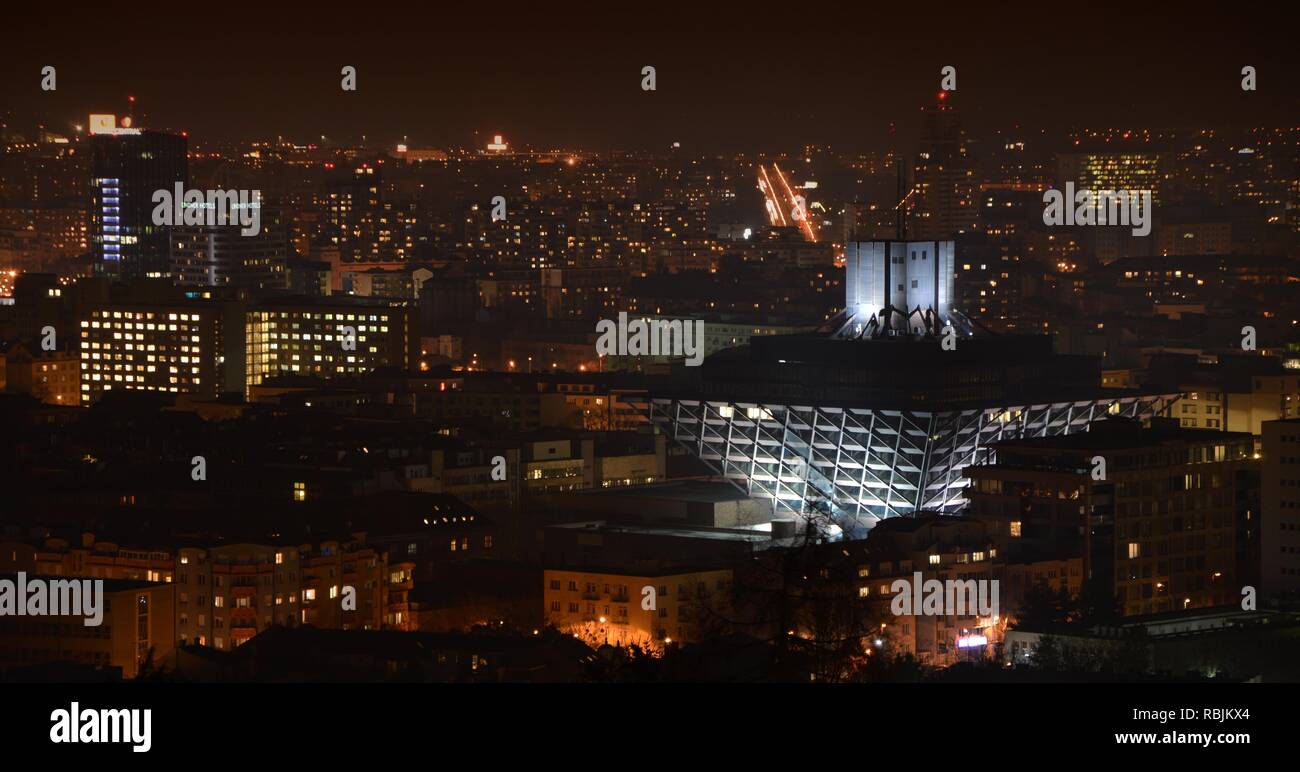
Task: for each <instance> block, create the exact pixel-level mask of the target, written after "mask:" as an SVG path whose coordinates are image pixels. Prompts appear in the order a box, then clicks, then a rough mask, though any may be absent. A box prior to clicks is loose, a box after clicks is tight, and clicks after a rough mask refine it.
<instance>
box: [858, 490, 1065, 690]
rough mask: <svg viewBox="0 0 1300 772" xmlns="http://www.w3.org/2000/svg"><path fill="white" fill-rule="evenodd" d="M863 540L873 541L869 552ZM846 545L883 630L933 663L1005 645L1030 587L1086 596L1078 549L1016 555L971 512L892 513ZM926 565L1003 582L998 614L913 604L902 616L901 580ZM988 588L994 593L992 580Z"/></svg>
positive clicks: (928, 574) (926, 571) (946, 575)
mask: <svg viewBox="0 0 1300 772" xmlns="http://www.w3.org/2000/svg"><path fill="white" fill-rule="evenodd" d="M859 545H865V549H864V550H862V552H861V554H859ZM844 546H845V548H846V549H847V550H849V552H850V559H851V560H852V561H853V562H854V563H855V564H856V576H855V577H853V581H854V583H855V585H856V588H857V591H856V596H857V597H858V598H859V599H861V600H862V601H863V602H864V603H865V604H866V605H867V607H868V608H869V609H871V610H872V612H873V613H872V614H871V617H872V618H873V619H877V620H882V621H883V624H882V626H881V629H880V635H881V638H882V639H887V640H888V643H889V651H890V652H891V653H893V654H911V655H912V656H915V657H916V658H917V659H918V660H920V661H921V662H922V663H923V664H925V665H928V666H932V667H946V666H949V665H952V664H955V663H956V662H958V661H960V660H961V659H963V658H966V659H971V658H974V659H979V658H983V657H985V656H987V655H990V654H992V653H993V652H995V651H997V649H998V647H999V646H1000V645H1001V643H1002V640H1003V636H1004V634H1005V633H1006V630H1007V627H1008V623H1009V622H1010V621H1011V620H1012V619H1014V618H1015V616H1016V611H1017V609H1018V608H1019V607H1020V605H1021V603H1022V602H1023V600H1024V597H1025V593H1026V591H1028V590H1030V589H1032V588H1034V587H1035V586H1037V585H1039V583H1040V582H1041V583H1043V584H1046V585H1047V587H1048V588H1050V589H1051V590H1052V591H1054V592H1056V591H1059V590H1061V589H1065V590H1068V591H1069V592H1070V594H1071V595H1078V593H1079V590H1080V589H1081V587H1082V584H1083V561H1082V560H1080V559H1079V557H1078V556H1074V557H1063V558H1061V559H1046V558H1043V557H1041V556H1038V557H1024V558H1021V559H1014V558H1012V556H1010V555H1008V554H1007V550H1005V549H1003V548H1000V547H999V546H998V543H997V542H996V541H995V540H994V538H993V534H992V533H991V531H990V528H989V524H987V523H984V522H981V521H980V520H977V519H974V518H971V517H959V516H951V515H936V514H933V513H917V514H916V515H913V516H909V517H897V518H891V519H889V520H886V521H883V522H882V523H880V524H879V525H878V526H877V527H875V528H873V529H872V531H871V533H870V534H869V535H868V536H867V539H866V540H865V542H862V541H859V542H852V543H847V544H845V545H844ZM918 572H919V573H920V574H921V581H922V582H927V581H930V580H937V581H940V582H943V581H946V580H952V579H955V580H957V581H961V582H966V581H969V580H974V581H982V582H990V583H991V582H993V581H996V582H998V589H997V596H998V613H997V614H996V615H994V614H989V615H985V616H981V615H980V614H979V613H978V610H977V609H967V610H969V611H970V612H971V613H968V614H961V615H958V614H956V613H952V614H938V615H929V614H925V613H921V612H920V610H916V609H913V613H909V614H898V615H895V614H894V613H893V609H892V608H891V605H892V603H893V601H894V598H895V596H896V593H895V592H894V591H893V587H894V582H895V581H897V580H900V579H901V580H905V581H906V582H908V584H909V585H911V584H912V583H913V582H914V581H915V573H918ZM987 590H988V591H989V592H990V593H991V592H992V587H991V585H989V586H988V587H987ZM952 610H953V611H954V612H955V609H952Z"/></svg>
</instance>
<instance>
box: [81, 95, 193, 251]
mask: <svg viewBox="0 0 1300 772" xmlns="http://www.w3.org/2000/svg"><path fill="white" fill-rule="evenodd" d="M96 117H101V116H92V120H91V136H90V151H91V197H92V209H91V213H90V225H91V228H90V230H91V244H92V254H93V260H94V268H95V272H96V273H97V274H100V275H108V276H121V277H134V276H166V275H168V272H169V271H170V265H169V257H168V255H169V240H170V235H169V233H168V232H167V226H156V225H154V224H153V210H154V203H153V194H154V191H156V190H159V189H166V190H172V189H173V188H174V187H175V185H176V183H177V182H180V183H183V184H184V185H186V186H188V184H189V173H188V162H187V159H186V155H185V152H186V145H187V141H186V139H185V137H183V136H178V135H175V134H165V133H163V132H157V131H143V130H140V129H133V128H129V127H117V126H116V121H115V120H114V119H113V118H112V116H102V117H103V118H107V119H108V120H105V121H95V120H94V119H95V118H96ZM124 122H125V121H124Z"/></svg>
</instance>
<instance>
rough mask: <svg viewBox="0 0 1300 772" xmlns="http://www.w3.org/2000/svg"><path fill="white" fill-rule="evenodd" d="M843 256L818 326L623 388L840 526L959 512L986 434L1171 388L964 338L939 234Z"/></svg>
mask: <svg viewBox="0 0 1300 772" xmlns="http://www.w3.org/2000/svg"><path fill="white" fill-rule="evenodd" d="M926 245H929V246H926ZM852 255H853V253H852V252H850V260H849V263H848V269H847V270H848V274H847V277H846V283H847V284H848V289H847V292H846V295H847V297H846V301H847V302H846V307H845V311H844V312H842V313H841V314H840V315H839V316H837V317H836V318H834V319H832V320H831V321H830V322H829V323H828V324H827V325H826V326H825V327H823V328H822V332H821V333H819V334H815V335H773V336H763V337H755V338H752V339H751V340H750V343H749V345H748V346H746V347H741V348H735V349H728V350H725V351H722V352H719V353H718V354H715V355H713V356H711V357H708V358H707V359H705V360H704V363H703V365H702V366H700V367H693V368H682V370H683V371H684V372H681V373H678V374H677V375H675V376H674V377H673V378H671V379H669V380H668V381H666V382H663V383H660V384H657V385H655V386H654V387H653V388H651V389H649V392H648V393H647V394H643V395H638V396H636V397H635V398H633V397H629V398H628V401H629V402H631V403H632V404H635V405H636V406H637V407H638V408H639V409H640V410H641V411H642V412H643V413H644V414H645V415H646V416H647V417H648V418H649V419H650V420H651V421H652V422H653V423H655V424H657V425H659V426H660V427H662V429H663V430H664V431H665V432H666V433H667V434H668V435H669V436H670V437H672V438H673V439H675V440H677V441H678V442H679V443H681V444H682V445H684V446H686V447H687V448H689V449H690V450H691V451H692V452H693V453H694V454H695V455H696V456H697V457H698V458H699V459H700V460H702V461H703V462H704V463H705V464H706V465H708V466H709V467H710V468H711V469H713V470H714V472H715V473H717V474H719V475H722V476H724V477H726V478H727V479H729V480H731V481H732V482H734V483H735V484H736V485H738V486H740V487H741V488H743V489H744V490H746V491H747V492H749V493H750V494H751V495H755V496H765V497H771V498H772V499H773V501H775V502H776V503H777V505H778V506H780V507H782V508H783V509H785V510H787V511H793V512H794V513H796V514H798V515H801V516H808V515H812V514H820V515H824V516H826V517H829V519H830V520H831V521H832V522H833V524H834V525H833V527H832V528H830V531H831V532H832V534H837V533H839V532H840V531H847V532H849V533H857V532H861V531H864V530H866V529H869V528H870V527H871V526H872V525H874V524H875V523H876V522H877V521H879V520H880V519H882V518H886V517H894V516H897V515H900V514H905V513H908V512H912V511H918V510H927V511H933V512H940V513H953V512H955V511H957V510H959V509H960V508H961V506H962V505H963V504H964V502H965V497H964V492H965V488H966V481H965V479H964V478H963V477H962V468H963V467H965V466H966V465H967V464H971V463H977V462H979V461H980V460H982V459H983V456H984V453H985V451H984V450H983V448H984V446H985V445H987V444H989V443H991V442H994V441H997V440H1001V439H1009V438H1011V437H1019V436H1051V435H1057V434H1070V433H1073V432H1078V431H1084V430H1085V429H1086V428H1087V426H1088V424H1089V423H1090V422H1092V421H1093V420H1095V419H1098V418H1101V417H1103V416H1105V415H1108V414H1109V415H1124V416H1130V417H1136V418H1149V417H1151V416H1152V415H1158V414H1162V413H1164V412H1165V411H1166V410H1167V409H1168V405H1169V404H1170V403H1171V402H1172V401H1173V400H1174V399H1176V398H1177V394H1176V393H1173V392H1161V391H1159V390H1123V391H1121V390H1115V389H1108V390H1104V391H1103V390H1102V389H1101V371H1100V368H1099V363H1098V362H1097V361H1096V360H1094V359H1091V358H1089V357H1079V356H1069V355H1060V354H1055V353H1054V352H1053V350H1052V339H1051V338H1050V337H1046V336H1029V335H1017V336H1010V335H1008V336H991V337H975V336H973V330H972V329H971V328H970V327H969V326H967V325H964V324H962V319H963V318H962V317H961V316H960V314H959V313H958V312H956V311H955V310H954V309H952V307H951V304H950V300H949V299H950V298H951V293H950V288H951V286H952V278H951V277H952V274H951V273H950V272H949V271H947V270H946V269H939V268H938V267H937V266H936V265H935V263H936V262H938V263H946V261H951V260H952V259H953V255H952V251H951V248H948V249H946V250H945V243H944V242H939V243H938V244H937V245H936V244H935V242H911V243H906V244H905V243H903V242H869V243H867V245H866V248H865V249H863V248H859V249H858V255H859V257H858V258H857V259H856V260H855V259H854V258H853V257H852ZM923 256H924V257H925V259H922V257H923ZM886 257H888V259H886ZM914 266H915V267H914ZM899 272H904V273H902V275H901V276H899V275H898V274H899ZM914 280H915V284H913V283H912V282H913V281H914ZM900 303H906V305H905V306H900V305H899V304H900ZM922 303H924V304H925V305H924V306H922V305H921V304H922ZM902 308H907V309H910V311H911V313H910V314H908V315H907V316H904V315H903V313H902V312H901V310H902ZM877 309H880V310H879V311H877ZM886 309H892V310H891V311H886ZM864 314H865V320H864V318H863V316H864ZM881 322H883V323H881ZM945 323H947V324H952V325H953V327H954V328H955V330H954V332H956V333H957V334H956V335H955V336H954V337H952V338H949V337H948V336H947V335H945V334H943V326H944V325H945ZM945 339H947V341H948V343H947V345H945V342H944V341H945Z"/></svg>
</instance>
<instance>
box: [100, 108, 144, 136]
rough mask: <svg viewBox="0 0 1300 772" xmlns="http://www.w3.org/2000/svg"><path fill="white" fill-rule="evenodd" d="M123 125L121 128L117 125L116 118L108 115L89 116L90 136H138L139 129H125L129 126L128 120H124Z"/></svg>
mask: <svg viewBox="0 0 1300 772" xmlns="http://www.w3.org/2000/svg"><path fill="white" fill-rule="evenodd" d="M123 123H124V124H125V125H124V126H122V127H119V126H118V125H117V116H116V115H112V114H110V113H91V115H90V133H91V134H139V133H140V130H139V129H132V128H127V126H129V125H130V120H129V119H124V120H123Z"/></svg>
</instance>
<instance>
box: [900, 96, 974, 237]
mask: <svg viewBox="0 0 1300 772" xmlns="http://www.w3.org/2000/svg"><path fill="white" fill-rule="evenodd" d="M947 100H948V92H943V93H942V94H940V97H939V100H938V102H937V103H936V104H935V105H933V106H932V107H928V108H925V109H923V110H922V115H921V121H922V127H921V148H920V152H919V153H918V155H917V158H916V165H915V168H914V170H913V172H914V184H913V188H912V197H913V199H914V200H913V201H910V202H907V204H906V205H907V206H910V207H911V214H910V216H909V222H908V235H912V236H915V237H918V238H923V239H935V238H951V237H953V236H954V235H956V234H961V233H972V232H974V231H976V230H977V229H978V223H977V220H978V212H977V207H976V186H975V178H974V170H973V169H972V168H971V163H970V160H969V159H968V158H967V154H966V135H965V132H964V131H963V130H962V126H961V119H960V117H959V115H958V113H957V111H956V109H954V108H953V106H952V105H951V104H949V103H948V101H947Z"/></svg>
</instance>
